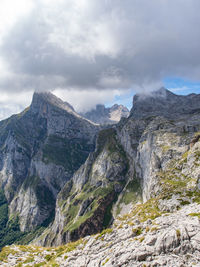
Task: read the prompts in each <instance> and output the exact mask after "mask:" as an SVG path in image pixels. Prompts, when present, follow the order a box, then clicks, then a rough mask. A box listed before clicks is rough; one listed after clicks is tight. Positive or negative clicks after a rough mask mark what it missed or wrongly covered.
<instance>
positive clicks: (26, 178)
mask: <svg viewBox="0 0 200 267" xmlns="http://www.w3.org/2000/svg"><path fill="white" fill-rule="evenodd" d="M98 130H99V127H98V126H96V125H95V124H93V123H92V122H89V121H87V120H86V119H84V118H82V117H81V116H80V115H78V114H76V113H75V111H74V110H73V109H72V107H71V106H70V105H69V104H67V103H64V102H62V101H61V100H60V99H58V98H56V97H55V96H54V95H52V94H50V93H35V94H34V96H33V100H32V103H31V106H30V107H29V108H27V109H26V110H24V111H23V112H22V113H20V114H18V115H13V116H12V117H10V118H9V119H7V120H4V121H1V122H0V187H1V189H2V191H1V199H2V205H1V206H0V209H2V210H3V212H2V216H1V218H0V219H1V220H0V226H1V243H3V244H5V243H7V242H8V243H9V242H11V241H13V240H15V239H18V238H19V236H20V235H21V232H27V231H32V230H34V229H36V227H38V226H46V225H48V223H49V222H50V221H51V220H52V219H53V216H54V210H55V202H56V196H57V194H58V192H59V191H60V189H61V188H62V187H63V186H64V185H65V183H66V182H67V181H68V180H69V179H70V178H71V177H72V175H73V173H74V172H75V171H76V170H77V169H78V168H79V167H80V166H81V164H83V163H84V161H85V160H86V158H87V157H88V154H89V153H90V152H91V151H93V150H94V145H95V136H96V133H97V131H98ZM1 221H2V222H1ZM11 222H12V223H11ZM10 224H11V226H12V225H13V224H14V226H12V227H10V226H9V225H10ZM10 233H12V235H13V237H11V238H10V236H9V235H10Z"/></svg>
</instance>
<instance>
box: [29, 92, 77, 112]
mask: <svg viewBox="0 0 200 267" xmlns="http://www.w3.org/2000/svg"><path fill="white" fill-rule="evenodd" d="M41 102H43V103H45V102H46V103H48V104H51V105H54V106H57V107H59V108H61V109H64V110H66V111H68V112H75V111H74V108H73V107H72V106H71V105H70V104H69V103H67V102H64V101H62V100H61V99H60V98H59V97H57V96H55V95H54V94H52V93H51V92H34V94H33V98H32V103H31V106H38V103H41Z"/></svg>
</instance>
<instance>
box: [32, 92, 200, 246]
mask: <svg viewBox="0 0 200 267" xmlns="http://www.w3.org/2000/svg"><path fill="white" fill-rule="evenodd" d="M179 99H181V100H180V102H179ZM193 101H194V105H192V102H193ZM149 102H150V103H153V107H152V109H149V110H148V109H145V103H149ZM198 102H199V96H198V95H197V96H196V97H195V96H194V95H192V96H191V95H189V96H181V97H179V96H176V95H174V94H172V93H171V92H169V91H167V90H166V89H163V88H162V89H160V90H159V91H158V92H155V93H152V94H151V95H150V96H140V95H139V96H135V97H134V102H133V108H132V110H131V116H130V117H129V118H127V119H123V120H121V122H120V123H119V124H118V125H116V126H115V127H114V128H110V129H106V130H103V131H101V132H100V133H99V137H98V139H97V146H96V151H95V152H94V153H93V154H91V155H90V156H89V158H88V159H87V161H86V162H85V164H84V165H83V166H81V168H80V169H79V170H78V171H77V172H76V173H75V174H74V176H73V178H72V182H70V183H67V184H66V185H65V187H64V188H63V190H62V191H61V192H60V194H59V196H58V199H57V204H56V216H55V220H54V223H53V225H52V226H51V227H50V229H49V230H47V231H45V233H44V235H43V236H42V237H41V238H39V239H38V240H37V242H38V243H39V244H43V245H59V244H63V243H66V242H68V241H70V240H76V239H78V238H80V237H83V236H86V235H88V234H94V233H95V232H98V231H100V230H102V229H103V227H105V226H106V225H105V224H104V218H105V217H106V218H107V225H109V224H110V223H111V222H112V218H116V217H117V216H118V215H119V214H124V213H127V212H128V211H129V210H130V207H131V206H132V205H133V204H134V203H138V202H139V201H143V202H145V201H148V200H150V199H152V198H155V197H159V196H160V197H161V196H162V198H165V197H166V196H165V194H168V195H169V191H170V190H167V189H166V188H167V187H169V188H171V187H170V182H169V183H168V181H167V180H165V177H166V175H167V174H166V173H168V172H169V171H170V172H171V174H170V175H169V177H171V178H170V179H168V180H170V181H171V183H172V184H173V183H174V184H176V183H177V187H178V184H179V183H180V184H184V186H185V190H186V185H185V184H186V183H187V182H189V183H191V184H193V185H194V190H196V185H197V183H198V179H197V177H196V174H197V173H198V172H199V168H196V167H195V169H194V171H193V169H192V170H190V171H189V168H190V167H191V166H190V167H189V166H185V165H184V166H182V167H180V166H179V167H176V164H175V163H177V164H178V162H180V163H179V164H182V163H181V162H182V161H181V160H182V157H184V155H185V153H186V154H187V153H188V151H189V149H192V148H190V144H192V143H194V141H193V140H195V138H196V137H195V136H196V135H197V136H198V132H199V130H200V123H199V119H198V118H199V115H200V113H199V110H198V109H197V106H198ZM172 103H173V106H175V107H174V108H173V109H172ZM187 103H189V104H188V106H187ZM183 104H185V106H184V107H182V105H183ZM149 105H150V104H149ZM163 105H164V107H163V109H162V106H163ZM144 109H145V110H144ZM159 111H160V113H159ZM175 111H177V113H176V115H175V116H173V112H175ZM158 114H160V115H158ZM174 162H175V163H174ZM194 164H198V163H194ZM195 166H196V165H195ZM170 168H172V169H173V171H172V170H171V169H170ZM178 168H179V169H180V170H177V169H178ZM183 168H186V170H184V171H183V172H184V173H183V175H182V170H183ZM187 172H188V174H187V175H186V173H187ZM166 179H167V178H166ZM176 179H177V181H176ZM182 180H183V181H182ZM192 181H193V183H192ZM165 183H167V186H166V187H164V186H162V184H165ZM173 190H175V189H174V188H173V187H172V192H171V194H170V196H171V197H172V196H173V199H174V198H176V199H179V200H177V201H178V202H177V203H184V201H185V196H184V195H177V196H176V197H175V196H174V195H176V194H174V192H173ZM191 190H193V189H191ZM195 192H196V191H195ZM195 194H196V193H195ZM141 196H142V197H141ZM107 199H109V202H107ZM103 201H105V203H106V204H105V203H104V204H103V205H104V206H105V205H109V208H110V211H109V214H107V211H106V209H105V208H104V209H102V206H101V203H102V202H103ZM187 201H188V200H187ZM172 202H173V201H172ZM175 202H176V201H175ZM160 203H161V202H160ZM160 205H161V204H160ZM180 205H181V204H180ZM169 209H170V208H169ZM98 210H100V211H101V212H100V215H99V214H98ZM102 213H103V214H102ZM89 225H90V226H89Z"/></svg>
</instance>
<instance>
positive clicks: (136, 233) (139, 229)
mask: <svg viewBox="0 0 200 267" xmlns="http://www.w3.org/2000/svg"><path fill="white" fill-rule="evenodd" d="M132 232H133V234H134V235H136V236H138V235H141V234H142V228H141V227H137V228H133V229H132Z"/></svg>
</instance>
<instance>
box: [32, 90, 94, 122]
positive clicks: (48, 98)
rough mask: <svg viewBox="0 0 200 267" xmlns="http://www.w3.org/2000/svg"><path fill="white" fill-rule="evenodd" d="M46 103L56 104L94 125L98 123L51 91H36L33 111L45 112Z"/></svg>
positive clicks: (33, 99)
mask: <svg viewBox="0 0 200 267" xmlns="http://www.w3.org/2000/svg"><path fill="white" fill-rule="evenodd" d="M45 105H52V106H55V107H57V108H59V109H62V110H64V111H66V112H68V113H70V114H73V115H74V116H75V117H77V118H79V119H81V120H85V121H87V122H89V123H91V124H93V125H97V124H96V123H94V122H92V121H90V120H88V119H86V118H84V117H82V116H81V115H80V114H78V113H77V112H76V111H75V110H74V108H73V107H72V106H71V105H70V104H69V103H68V102H64V101H62V100H61V99H60V98H59V97H57V96H55V95H54V94H52V93H51V92H34V94H33V98H32V103H31V106H30V109H31V111H32V112H34V113H38V112H43V111H44V110H45V108H44V106H45Z"/></svg>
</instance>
